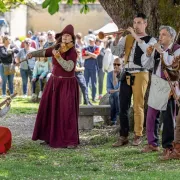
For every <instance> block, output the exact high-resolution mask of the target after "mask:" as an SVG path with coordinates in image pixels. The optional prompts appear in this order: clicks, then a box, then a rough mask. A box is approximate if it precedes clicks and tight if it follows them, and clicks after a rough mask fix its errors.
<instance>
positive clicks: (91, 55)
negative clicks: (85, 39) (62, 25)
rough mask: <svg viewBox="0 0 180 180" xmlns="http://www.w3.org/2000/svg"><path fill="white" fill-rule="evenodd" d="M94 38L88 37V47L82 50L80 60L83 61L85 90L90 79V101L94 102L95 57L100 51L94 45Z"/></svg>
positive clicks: (96, 68)
mask: <svg viewBox="0 0 180 180" xmlns="http://www.w3.org/2000/svg"><path fill="white" fill-rule="evenodd" d="M95 40H96V39H95V37H94V36H91V37H89V44H90V45H89V46H88V47H86V48H84V49H83V50H82V58H83V59H84V61H85V62H84V67H85V71H84V77H85V79H86V85H87V88H88V87H89V81H90V79H91V84H92V101H93V102H96V99H95V98H96V88H97V87H96V83H97V76H96V75H97V71H98V65H97V56H98V55H99V53H100V51H99V48H98V47H97V46H96V45H95Z"/></svg>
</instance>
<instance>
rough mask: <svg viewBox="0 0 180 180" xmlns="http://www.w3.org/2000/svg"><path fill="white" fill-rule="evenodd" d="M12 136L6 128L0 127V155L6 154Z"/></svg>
mask: <svg viewBox="0 0 180 180" xmlns="http://www.w3.org/2000/svg"><path fill="white" fill-rule="evenodd" d="M11 142H12V135H11V131H10V130H9V129H8V128H6V127H1V126H0V154H4V153H6V152H7V151H8V150H9V149H10V148H11Z"/></svg>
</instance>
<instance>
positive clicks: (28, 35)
mask: <svg viewBox="0 0 180 180" xmlns="http://www.w3.org/2000/svg"><path fill="white" fill-rule="evenodd" d="M32 36H33V33H32V31H28V33H27V36H26V38H29V39H31V47H32V48H34V49H37V44H36V41H34V40H32ZM21 48H25V44H24V41H22V43H21Z"/></svg>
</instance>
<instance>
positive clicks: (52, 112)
mask: <svg viewBox="0 0 180 180" xmlns="http://www.w3.org/2000/svg"><path fill="white" fill-rule="evenodd" d="M55 38H56V41H57V42H56V45H55V48H48V49H46V50H39V51H35V52H32V53H30V54H29V55H28V58H30V57H32V56H33V57H43V56H45V57H51V56H52V58H53V60H52V62H53V70H52V75H51V77H50V79H49V81H48V82H47V84H46V87H45V89H44V92H43V95H42V99H41V102H40V106H39V110H38V114H37V118H36V123H35V127H34V132H33V136H32V140H34V141H36V140H43V141H44V142H45V143H46V144H49V146H50V147H53V148H75V147H76V146H77V145H78V144H79V134H78V113H79V86H78V82H77V80H76V78H75V67H76V59H77V53H76V50H75V47H74V43H75V36H74V28H73V26H72V25H68V26H66V27H65V28H64V30H63V31H62V32H61V33H59V34H56V36H55Z"/></svg>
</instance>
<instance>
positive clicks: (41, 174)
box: [0, 98, 180, 180]
mask: <svg viewBox="0 0 180 180" xmlns="http://www.w3.org/2000/svg"><path fill="white" fill-rule="evenodd" d="M37 108H38V104H34V103H31V102H30V100H29V99H21V98H15V99H14V100H13V102H12V108H11V111H10V114H9V116H12V114H24V115H26V114H34V113H36V112H37ZM4 121H5V120H4ZM131 136H132V135H131ZM14 138H16V139H18V138H19V137H14ZM80 139H81V145H80V146H79V147H78V148H77V149H75V150H69V149H52V148H49V147H47V146H42V145H39V142H33V141H31V139H26V140H24V141H23V142H22V143H21V144H15V143H14V142H13V147H12V149H11V150H10V151H9V153H8V154H7V155H6V157H4V156H0V180H1V179H12V180H21V179H23V180H26V179H29V180H32V179H42V180H44V179H47V180H56V179H57V180H59V179H62V180H121V179H122V180H128V179H132V180H178V179H180V161H179V160H172V161H168V162H163V161H161V160H159V153H150V154H141V153H140V150H141V148H142V146H141V147H138V148H136V147H132V146H131V145H129V146H126V147H122V148H112V147H111V145H112V143H113V142H115V140H116V135H115V134H113V133H112V131H110V130H109V128H107V129H106V128H105V127H103V126H100V128H99V129H93V130H92V131H81V132H80ZM145 143H146V139H145V138H144V144H145Z"/></svg>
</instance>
